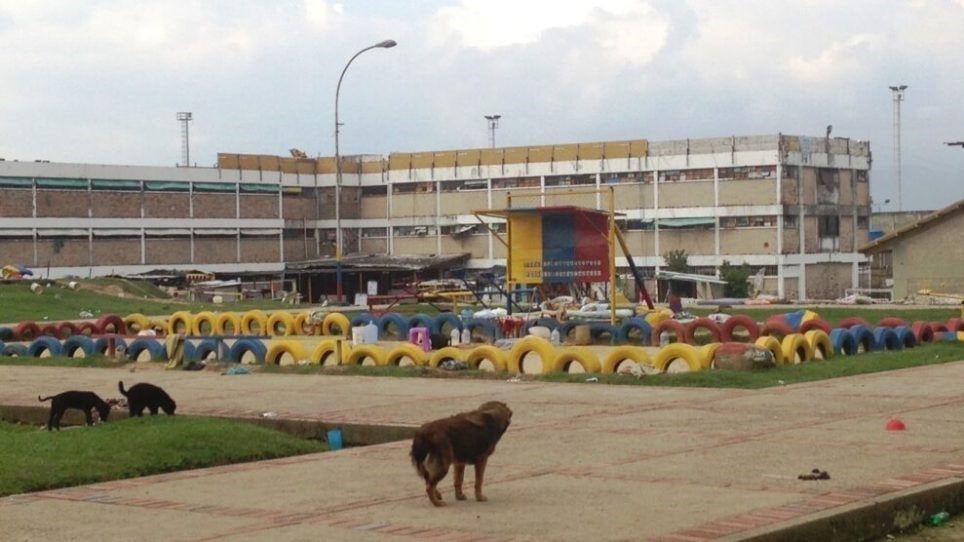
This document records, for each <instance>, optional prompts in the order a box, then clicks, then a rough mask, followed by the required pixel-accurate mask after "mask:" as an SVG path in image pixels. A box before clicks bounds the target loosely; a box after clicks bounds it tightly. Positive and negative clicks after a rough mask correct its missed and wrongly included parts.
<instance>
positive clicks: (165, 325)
mask: <svg viewBox="0 0 964 542" xmlns="http://www.w3.org/2000/svg"><path fill="white" fill-rule="evenodd" d="M150 329H153V330H154V331H155V332H156V333H157V334H158V335H170V334H171V323H170V321H169V320H168V319H167V318H155V319H153V320H151V325H150Z"/></svg>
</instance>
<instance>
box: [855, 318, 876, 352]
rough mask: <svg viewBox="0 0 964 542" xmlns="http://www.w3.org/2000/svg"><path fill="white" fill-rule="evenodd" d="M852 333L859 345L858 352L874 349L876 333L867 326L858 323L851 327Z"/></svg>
mask: <svg viewBox="0 0 964 542" xmlns="http://www.w3.org/2000/svg"><path fill="white" fill-rule="evenodd" d="M850 334H851V335H853V336H854V344H856V345H857V350H856V352H857V353H858V354H860V353H862V352H870V351H871V350H873V349H874V334H873V332H872V331H870V328H868V327H866V326H861V325H856V326H853V327H852V328H850Z"/></svg>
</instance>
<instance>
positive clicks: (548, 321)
mask: <svg viewBox="0 0 964 542" xmlns="http://www.w3.org/2000/svg"><path fill="white" fill-rule="evenodd" d="M559 325H560V324H559V320H556V319H555V318H537V319H535V320H527V321H526V323H525V324H523V325H522V330H523V331H525V332H526V334H527V335H528V334H529V328H531V327H536V326H539V327H544V328H548V329H549V331H552V330H553V329H556V328H558V327H559Z"/></svg>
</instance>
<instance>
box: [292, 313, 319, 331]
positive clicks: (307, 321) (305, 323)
mask: <svg viewBox="0 0 964 542" xmlns="http://www.w3.org/2000/svg"><path fill="white" fill-rule="evenodd" d="M315 333H316V331H315V326H313V325H312V324H311V313H310V312H307V311H301V312H299V313H298V314H296V315H295V332H294V335H314V334H315Z"/></svg>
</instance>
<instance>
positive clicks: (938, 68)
mask: <svg viewBox="0 0 964 542" xmlns="http://www.w3.org/2000/svg"><path fill="white" fill-rule="evenodd" d="M962 29H964V0H848V1H845V2H841V1H839V0H838V1H832V2H831V1H824V0H820V1H817V0H797V1H794V2H789V1H784V0H418V1H404V0H354V1H352V0H346V1H342V2H335V1H325V0H305V1H294V0H275V1H267V0H265V1H254V0H222V1H188V0H180V1H171V0H159V1H153V0H116V1H103V0H87V1H84V2H76V1H32V0H0V59H2V62H3V74H4V77H3V83H2V84H0V133H2V135H0V157H4V158H6V159H8V160H10V159H20V160H34V159H46V160H51V161H55V162H91V163H113V164H138V165H174V164H175V163H177V162H178V161H179V159H180V126H179V124H178V122H177V121H176V120H175V115H176V113H177V112H178V111H190V112H192V113H193V115H194V120H193V121H192V123H191V128H190V130H191V131H190V134H191V159H192V162H196V163H197V164H198V165H201V166H210V165H213V164H214V163H215V162H216V160H217V153H218V152H241V153H263V154H279V155H285V154H287V151H288V149H289V148H292V147H297V148H300V149H303V150H304V151H305V152H307V153H308V154H309V155H319V154H321V155H328V156H330V155H332V154H334V136H333V132H334V127H333V126H334V96H335V87H336V84H337V81H338V75H339V74H340V73H341V70H342V68H343V67H344V66H345V63H346V62H347V61H348V59H349V58H350V57H351V56H352V55H353V54H354V53H355V52H356V51H358V50H360V49H361V48H363V47H365V46H367V45H370V44H373V43H376V42H379V41H381V40H383V39H388V38H391V39H394V40H396V41H397V42H398V46H397V47H395V48H393V49H375V50H372V51H368V52H366V53H365V54H364V55H362V56H361V57H359V58H358V59H357V60H356V61H355V62H354V63H353V64H352V66H351V68H350V69H349V70H348V72H347V75H346V76H345V80H344V82H343V83H342V93H341V100H340V105H339V113H340V116H341V120H342V122H343V123H344V126H343V128H342V133H341V138H340V141H341V146H342V152H343V153H345V154H357V153H372V154H387V153H389V152H395V151H420V150H443V149H456V148H469V147H483V146H487V145H488V137H489V132H488V129H487V124H486V121H485V119H484V118H483V116H484V115H486V114H495V113H498V114H501V115H502V122H501V126H500V127H499V129H498V130H497V132H496V139H497V144H498V145H500V146H502V145H530V144H531V145H537V144H551V143H573V142H582V141H604V140H617V139H637V138H647V139H653V140H661V139H675V138H687V137H689V138H700V137H714V136H728V135H759V134H773V133H777V132H782V133H787V134H800V135H813V136H822V135H823V134H824V131H825V129H826V126H827V125H828V124H832V125H833V135H834V136H840V137H850V138H855V139H861V140H869V141H870V142H871V149H872V151H873V154H874V164H873V173H872V192H873V196H874V198H875V201H876V202H877V204H878V205H880V206H881V207H882V208H883V209H885V210H893V209H895V208H896V199H897V198H896V193H897V189H896V181H895V178H896V177H895V167H894V152H893V151H894V144H893V139H894V129H893V127H894V117H893V99H892V95H891V91H890V90H889V89H888V86H890V85H894V84H905V85H908V89H907V91H906V96H905V101H904V102H903V105H902V147H903V152H902V158H903V182H902V186H903V191H902V192H903V198H902V200H903V208H904V209H905V210H908V209H934V208H938V207H942V206H944V205H946V204H948V203H950V202H951V201H954V200H956V199H960V198H962V197H964V148H961V147H948V146H946V145H944V142H946V141H961V140H964V60H962V59H964V31H962ZM886 199H891V200H892V202H891V203H890V204H888V205H884V204H883V202H884V201H885V200H886Z"/></svg>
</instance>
